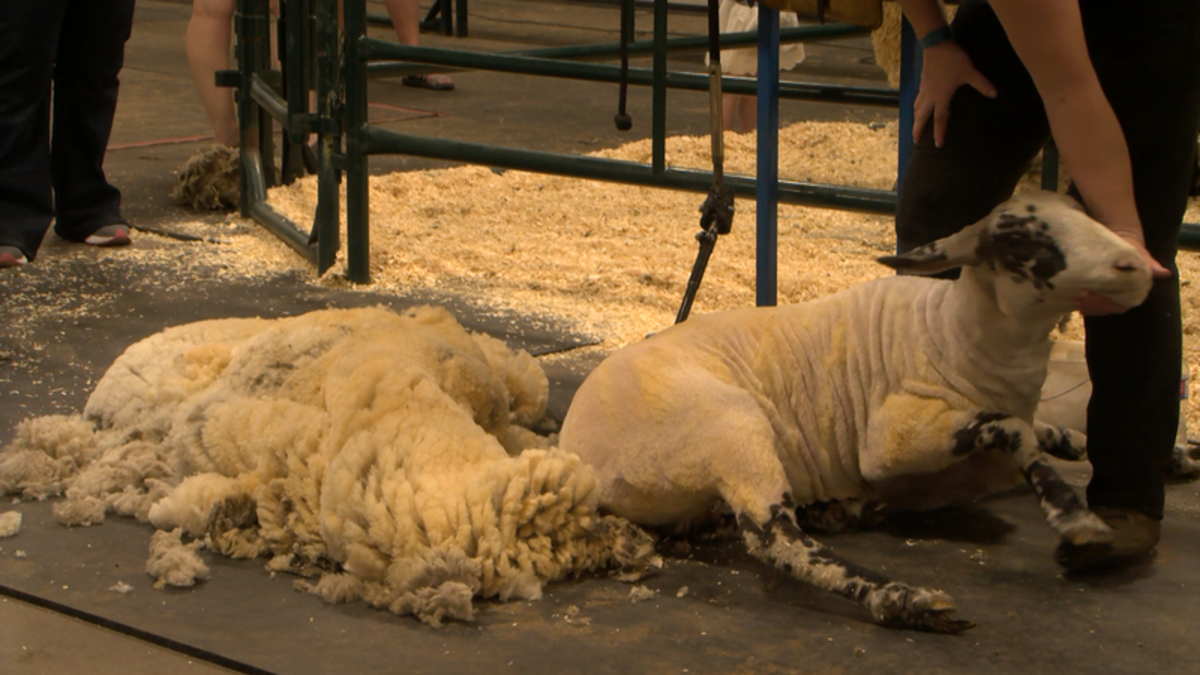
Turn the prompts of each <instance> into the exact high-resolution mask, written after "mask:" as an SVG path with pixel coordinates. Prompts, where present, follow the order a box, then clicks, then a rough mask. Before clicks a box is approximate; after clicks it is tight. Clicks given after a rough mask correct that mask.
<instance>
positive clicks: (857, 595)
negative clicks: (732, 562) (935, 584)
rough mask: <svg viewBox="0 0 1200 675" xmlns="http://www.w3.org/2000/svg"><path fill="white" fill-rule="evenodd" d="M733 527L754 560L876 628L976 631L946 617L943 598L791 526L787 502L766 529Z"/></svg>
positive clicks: (948, 605)
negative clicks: (867, 618)
mask: <svg viewBox="0 0 1200 675" xmlns="http://www.w3.org/2000/svg"><path fill="white" fill-rule="evenodd" d="M738 523H739V526H740V528H741V531H742V537H743V539H744V540H745V542H746V547H747V548H748V549H749V550H750V553H751V554H752V555H754V556H755V557H756V558H758V559H759V560H762V561H763V562H766V563H768V564H770V565H773V566H775V567H777V568H779V569H782V570H784V571H786V572H788V573H789V574H791V575H792V576H793V577H795V578H796V579H799V580H800V581H803V582H805V583H808V584H811V585H813V586H815V587H817V588H820V589H821V590H825V591H830V592H832V593H836V594H838V595H841V596H842V597H845V598H849V599H850V600H853V601H855V602H857V603H859V604H860V605H862V606H863V607H865V608H866V609H867V611H869V612H870V613H871V618H873V619H874V620H875V622H876V623H878V624H880V625H883V626H889V627H893V628H915V629H918V630H925V631H929V632H933V633H961V632H963V631H965V630H967V629H970V628H973V627H974V626H975V624H973V623H971V622H970V621H965V620H962V619H955V618H952V617H951V616H950V614H952V613H953V612H955V611H957V609H958V607H957V606H956V605H955V604H954V601H953V600H952V599H951V598H950V596H949V595H947V594H946V593H943V592H942V591H937V590H929V589H925V588H919V587H915V586H909V585H907V584H904V583H900V582H897V581H891V580H890V579H888V578H887V577H886V576H884V575H882V574H880V573H878V572H875V571H872V570H869V569H866V568H864V567H861V566H859V565H855V564H854V563H851V562H849V561H847V560H844V559H843V558H841V557H839V556H838V555H836V554H835V553H834V552H833V551H832V550H830V549H829V548H827V547H825V546H823V545H821V544H820V543H818V542H816V541H814V540H813V539H812V538H810V537H809V536H808V535H806V534H805V533H804V532H803V531H802V530H801V529H800V528H799V526H797V525H796V521H795V515H794V506H792V505H791V503H790V499H787V498H786V497H785V499H784V502H783V503H781V504H777V505H775V506H772V507H771V517H770V519H769V520H768V521H767V522H766V523H763V524H761V525H760V524H758V523H756V522H754V520H753V519H752V518H750V517H749V516H747V515H745V514H741V515H739V516H738Z"/></svg>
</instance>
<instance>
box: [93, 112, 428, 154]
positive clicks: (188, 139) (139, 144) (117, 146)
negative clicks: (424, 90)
mask: <svg viewBox="0 0 1200 675" xmlns="http://www.w3.org/2000/svg"><path fill="white" fill-rule="evenodd" d="M367 107H368V108H381V109H383V110H393V111H396V112H402V113H408V114H407V115H393V116H391V117H384V118H383V119H378V120H372V122H371V123H372V124H386V123H388V122H400V121H403V120H417V119H425V118H427V117H447V116H448V115H447V113H440V112H437V111H435V110H422V109H420V108H405V107H403V106H398V105H390V104H388V103H367ZM275 133H277V134H278V133H281V130H280V129H276V130H275ZM212 139H213V135H212V134H203V135H200V136H176V137H174V138H155V139H151V140H148V141H133V142H130V143H114V144H112V145H109V146H108V149H109V150H129V149H132V148H153V147H156V146H159V145H178V144H181V143H199V142H201V141H211V140H212Z"/></svg>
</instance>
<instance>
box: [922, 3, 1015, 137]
mask: <svg viewBox="0 0 1200 675" xmlns="http://www.w3.org/2000/svg"><path fill="white" fill-rule="evenodd" d="M900 5H901V8H902V9H903V10H904V15H905V16H906V17H907V18H908V21H909V23H911V24H912V26H913V32H914V33H916V35H917V38H918V39H921V38H924V37H925V36H927V35H929V34H930V33H932V32H933V31H935V30H938V29H940V28H945V27H946V14H945V9H944V8H943V6H942V1H941V0H900ZM924 61H925V65H924V67H923V68H922V70H921V87H920V90H919V91H918V92H917V98H916V101H914V103H913V140H914V141H916V140H918V139H920V138H921V134H922V133H923V132H924V131H925V125H926V124H927V123H928V122H929V118H930V117H932V118H933V142H934V145H936V146H937V147H939V148H940V147H942V143H944V142H945V139H946V125H947V123H948V122H949V120H950V101H951V100H952V99H953V98H954V93H955V92H957V91H958V89H959V88H960V87H961V86H963V85H964V84H967V85H970V86H972V87H974V88H975V89H976V90H977V91H979V93H981V94H983V95H984V96H987V97H989V98H995V96H996V87H995V86H994V85H992V83H991V82H990V81H989V80H988V79H987V78H986V77H984V76H983V74H982V73H980V72H979V71H978V70H976V69H975V65H974V64H973V63H971V57H969V56H967V53H966V52H964V51H963V50H962V48H961V47H959V46H958V45H957V44H955V42H954V40H946V41H944V42H941V43H939V44H937V45H935V46H932V47H928V48H926V49H925V51H924Z"/></svg>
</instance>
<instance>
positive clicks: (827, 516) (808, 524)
mask: <svg viewBox="0 0 1200 675" xmlns="http://www.w3.org/2000/svg"><path fill="white" fill-rule="evenodd" d="M883 521H884V515H883V505H882V504H879V503H872V502H864V501H862V500H859V499H840V500H833V501H828V502H813V503H812V504H806V505H804V506H799V507H796V522H797V523H799V524H800V526H801V528H802V529H805V530H808V531H812V530H816V531H817V532H825V533H830V534H832V533H835V532H841V531H842V530H845V529H847V528H850V529H853V528H857V527H859V526H865V527H873V526H877V525H880V524H881V523H883Z"/></svg>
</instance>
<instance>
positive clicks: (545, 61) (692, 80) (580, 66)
mask: <svg viewBox="0 0 1200 675" xmlns="http://www.w3.org/2000/svg"><path fill="white" fill-rule="evenodd" d="M362 54H363V57H364V58H365V59H367V60H368V61H379V60H383V59H397V61H394V62H391V61H389V62H384V63H370V64H369V65H368V66H367V72H368V73H375V74H382V73H386V74H388V75H398V74H402V73H410V72H413V73H415V72H431V71H434V70H437V71H438V72H445V71H448V70H463V69H474V70H485V71H493V72H502V73H521V74H526V75H545V76H547V77H562V78H569V79H576V80H586V81H591V82H620V81H621V68H620V66H618V65H609V64H599V63H584V62H579V61H562V60H558V59H549V58H542V57H533V56H527V55H519V54H493V53H488V52H470V51H462V50H452V49H439V48H434V47H414V46H409V45H399V44H393V43H389V42H383V41H381V40H374V39H368V40H366V41H365V42H364V43H363V45H362ZM376 67H379V68H383V69H386V70H381V71H378V72H376V71H374V70H373V69H374V68H376ZM656 77H657V73H656V71H654V70H653V69H646V68H630V69H629V72H628V82H629V84H633V85H640V86H654V85H655V82H656V81H657V80H656ZM665 80H666V86H667V88H668V89H686V90H691V91H704V92H707V91H708V87H709V81H708V75H707V74H706V73H688V72H681V71H665ZM721 83H722V84H721V88H722V90H723V91H725V92H726V93H731V94H743V95H746V96H754V95H755V94H756V93H757V89H756V87H757V84H756V80H755V78H752V77H724V78H722V80H721ZM779 91H780V98H786V99H802V100H813V101H822V102H825V103H844V104H855V105H877V106H884V107H891V108H894V107H896V105H897V103H898V101H899V98H898V93H897V92H896V90H894V89H884V88H880V87H853V86H843V85H830V84H817V83H812V82H784V83H781V85H780V90H779ZM663 96H664V99H663V100H664V101H665V96H666V95H665V94H663Z"/></svg>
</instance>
